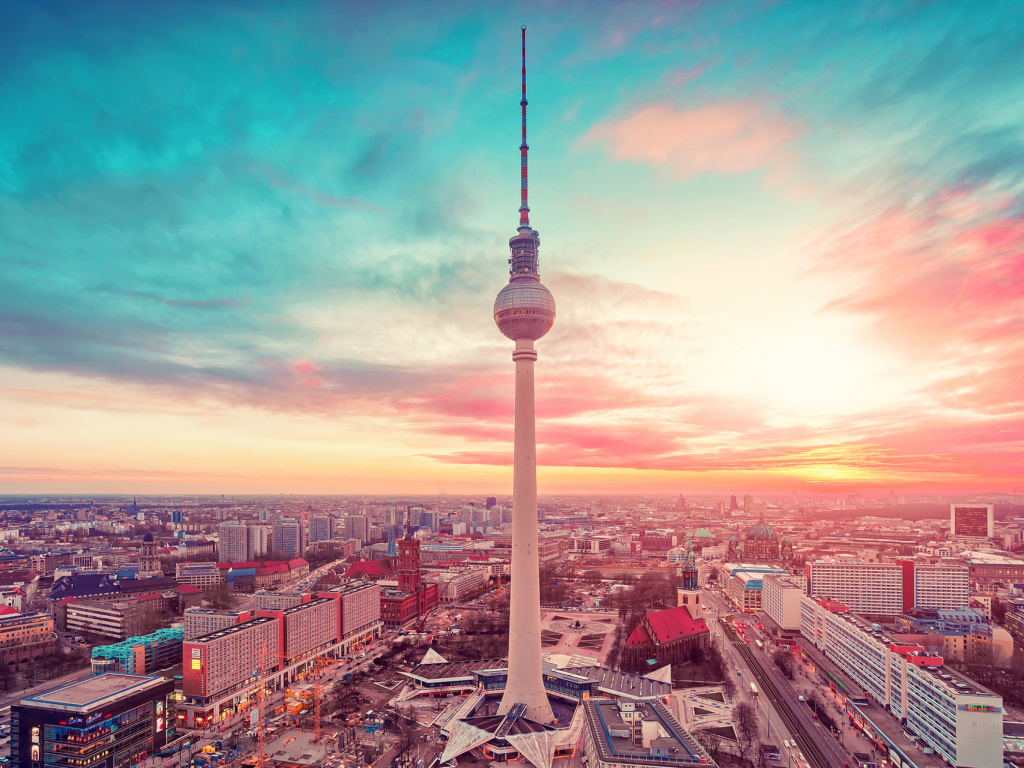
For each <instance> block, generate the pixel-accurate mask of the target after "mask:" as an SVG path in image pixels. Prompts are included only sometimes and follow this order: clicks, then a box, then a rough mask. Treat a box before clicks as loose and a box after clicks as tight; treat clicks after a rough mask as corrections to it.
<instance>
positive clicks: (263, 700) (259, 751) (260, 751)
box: [256, 641, 267, 768]
mask: <svg viewBox="0 0 1024 768" xmlns="http://www.w3.org/2000/svg"><path fill="white" fill-rule="evenodd" d="M258 674H259V680H258V683H259V686H260V693H259V722H258V723H257V724H256V739H257V744H258V746H257V748H256V768H264V765H265V764H266V762H267V682H266V680H265V677H266V674H267V643H266V641H264V642H263V650H262V651H260V671H259V673H258Z"/></svg>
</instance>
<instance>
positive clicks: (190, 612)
mask: <svg viewBox="0 0 1024 768" xmlns="http://www.w3.org/2000/svg"><path fill="white" fill-rule="evenodd" d="M255 616H256V614H255V613H253V612H252V611H218V610H215V609H213V608H188V609H186V610H185V613H184V627H183V631H184V639H185V640H192V639H194V638H196V637H201V636H202V635H208V634H210V633H212V632H217V631H219V630H221V629H227V628H228V627H231V626H234V625H235V624H241V623H242V622H243V621H248V620H249V619H252V618H254V617H255Z"/></svg>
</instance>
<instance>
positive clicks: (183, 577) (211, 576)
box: [174, 563, 224, 589]
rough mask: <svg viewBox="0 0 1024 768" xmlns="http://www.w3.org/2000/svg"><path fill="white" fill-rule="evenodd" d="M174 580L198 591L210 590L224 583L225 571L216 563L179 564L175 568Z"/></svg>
mask: <svg viewBox="0 0 1024 768" xmlns="http://www.w3.org/2000/svg"><path fill="white" fill-rule="evenodd" d="M174 579H175V580H176V581H177V582H178V583H179V584H190V585H192V586H193V587H195V588H196V589H209V588H210V587H216V586H218V585H220V584H223V583H224V571H222V570H221V569H220V568H218V567H217V564H216V563H178V564H177V565H176V566H175V567H174Z"/></svg>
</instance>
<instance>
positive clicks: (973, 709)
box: [957, 704, 1003, 715]
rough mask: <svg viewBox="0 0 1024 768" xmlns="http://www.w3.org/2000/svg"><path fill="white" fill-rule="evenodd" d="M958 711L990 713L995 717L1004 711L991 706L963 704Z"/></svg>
mask: <svg viewBox="0 0 1024 768" xmlns="http://www.w3.org/2000/svg"><path fill="white" fill-rule="evenodd" d="M957 709H959V710H960V711H961V712H988V713H990V714H994V715H998V714H999V713H1000V712H1002V711H1003V709H1002V707H994V706H992V705H991V704H961V705H960V706H959V707H957Z"/></svg>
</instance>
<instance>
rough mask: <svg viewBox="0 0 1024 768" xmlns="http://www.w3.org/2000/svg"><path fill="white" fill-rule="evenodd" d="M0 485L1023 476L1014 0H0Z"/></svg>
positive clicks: (880, 485) (877, 484)
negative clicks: (530, 418) (533, 251)
mask: <svg viewBox="0 0 1024 768" xmlns="http://www.w3.org/2000/svg"><path fill="white" fill-rule="evenodd" d="M3 5H4V6H5V8H4V16H5V23H4V24H3V25H2V26H0V50H3V51H4V55H3V56H2V57H0V103H2V104H3V105H4V108H3V109H2V110H0V493H8V494H11V493H83V494H84V493H100V492H125V493H137V494H145V493H172V492H183V493H243V492H248V493H374V494H387V493H424V494H432V493H438V492H440V491H446V492H447V493H449V494H451V493H467V494H469V493H472V494H483V493H487V494H488V495H491V494H494V493H498V494H500V493H507V492H509V490H510V488H511V456H512V451H511V443H512V415H513V390H512V386H513V371H514V368H513V363H512V360H511V351H512V344H511V342H509V341H508V340H507V339H505V338H504V337H503V336H502V335H501V334H500V333H499V332H498V331H497V329H496V327H495V326H494V322H493V319H492V304H493V300H494V296H495V295H496V294H497V292H498V291H499V290H500V289H501V287H502V286H503V285H504V284H505V282H507V269H508V267H507V263H506V260H507V257H508V245H507V241H508V238H509V237H511V236H512V235H513V234H514V233H515V227H516V225H517V223H518V214H517V208H518V175H519V172H518V165H519V160H518V142H519V136H518V134H519V103H518V102H519V92H518V91H519V52H520V51H519V35H520V26H521V25H524V24H525V25H527V28H528V68H529V99H530V107H529V110H530V112H529V128H530V205H531V208H532V214H531V222H532V224H533V226H534V227H536V228H537V229H538V231H539V232H540V233H541V250H540V269H541V277H542V280H543V281H544V283H545V285H547V286H548V287H549V288H550V290H551V291H552V293H553V295H554V297H555V301H556V303H557V307H558V310H557V319H556V321H555V325H554V328H553V330H552V331H551V332H550V333H549V334H548V335H547V336H546V337H544V338H543V339H542V340H540V341H539V342H538V343H537V348H538V351H539V356H540V357H539V361H538V363H537V365H536V386H537V434H538V461H539V464H540V468H539V485H540V492H541V493H542V494H545V493H747V492H751V493H765V494H768V493H843V492H853V491H859V492H878V493H885V494H888V492H889V491H895V492H896V493H898V494H921V493H974V492H978V493H981V492H1014V491H1015V489H1016V488H1017V487H1018V486H1020V487H1021V488H1022V489H1024V318H1022V308H1024V110H1022V109H1021V108H1020V105H1021V104H1024V79H1022V78H1021V77H1020V72H1021V71H1022V70H1024V47H1022V46H1021V45H1020V44H1019V41H1020V38H1021V36H1022V34H1024V16H1022V15H1021V14H1020V13H1019V7H1017V5H1016V4H1015V3H1013V2H1002V3H1000V2H997V1H994V2H990V3H986V4H978V3H976V2H953V1H950V2H926V1H925V0H916V1H914V2H910V1H906V2H895V1H894V2H881V1H875V2H856V1H855V0H854V1H850V0H843V1H842V2H839V1H836V2H822V1H821V0H807V1H795V0H794V1H789V2H787V1H785V0H778V1H774V2H769V1H767V0H764V1H760V2H755V1H753V0H751V1H744V2H727V1H723V2H658V3H642V2H628V3H625V2H624V3H601V2H579V3H572V2H553V1H551V2H537V3H526V2H524V3H518V4H515V3H479V2H458V1H454V0H452V1H448V2H443V3H442V2H434V3H426V2H421V3H403V2H393V3H384V4H378V3H344V2H326V1H324V2H289V3H276V2H266V3H259V2H250V1H249V0H245V1H244V2H242V1H241V0H239V1H238V2H223V1H217V0H202V2H199V1H198V0H197V1H196V2H186V1H184V0H178V1H166V2H160V3H141V2H137V1H136V0H132V1H130V2H129V1H127V0H126V1H125V2H109V1H104V0H98V1H97V2H94V3H88V4H83V3H79V2H73V1H71V0H69V1H67V2H57V1H56V0H54V1H52V2H45V3H18V2H14V1H13V0H11V1H10V2H5V3H4V4H3Z"/></svg>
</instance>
